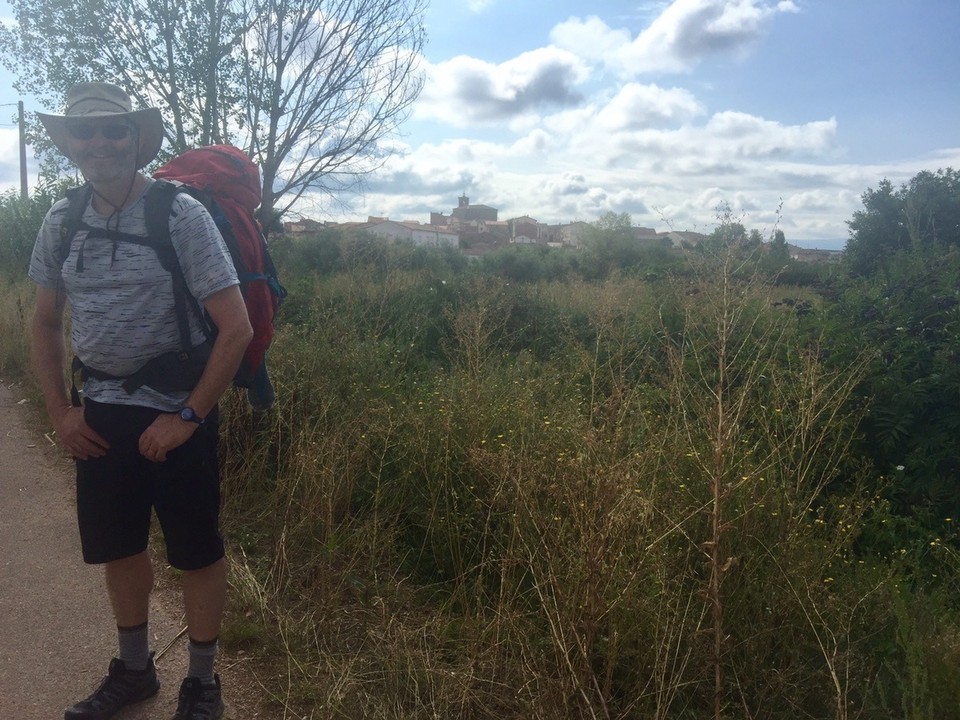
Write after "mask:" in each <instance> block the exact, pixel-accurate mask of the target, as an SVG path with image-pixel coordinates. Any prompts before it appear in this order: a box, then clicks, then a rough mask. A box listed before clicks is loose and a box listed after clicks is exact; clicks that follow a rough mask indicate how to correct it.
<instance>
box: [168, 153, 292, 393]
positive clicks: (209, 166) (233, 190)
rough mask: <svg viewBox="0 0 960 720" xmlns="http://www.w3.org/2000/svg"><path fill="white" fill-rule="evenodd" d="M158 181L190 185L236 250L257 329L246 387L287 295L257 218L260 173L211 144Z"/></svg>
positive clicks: (174, 163)
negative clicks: (282, 301)
mask: <svg viewBox="0 0 960 720" xmlns="http://www.w3.org/2000/svg"><path fill="white" fill-rule="evenodd" d="M154 177H155V178H158V179H163V180H173V181H176V182H178V183H182V184H184V185H186V186H187V190H188V191H189V192H190V193H191V194H192V195H194V197H197V198H198V199H199V200H200V201H201V202H203V203H204V205H206V206H207V209H208V210H209V211H210V214H211V215H212V216H213V218H214V220H215V221H216V222H217V226H218V227H219V228H220V232H221V234H222V235H223V236H224V240H225V241H226V243H227V247H228V248H229V249H230V254H231V255H232V256H233V261H234V265H235V266H236V269H237V274H238V276H239V278H240V289H241V291H242V293H243V298H244V301H245V302H246V306H247V314H248V315H249V317H250V324H251V325H252V326H253V340H251V341H250V345H248V346H247V351H246V354H245V355H244V362H243V365H242V366H241V373H238V384H243V383H242V382H240V381H239V379H240V377H241V376H248V377H250V378H251V379H252V378H253V377H254V376H255V375H256V374H257V371H258V370H259V369H260V366H261V365H262V363H263V360H264V356H265V355H266V352H267V348H268V347H269V346H270V341H271V340H272V339H273V319H274V316H275V315H276V312H277V310H278V308H279V306H280V301H281V299H282V298H283V295H284V294H286V293H285V291H284V290H283V288H282V287H280V284H279V282H278V281H277V277H276V270H275V269H274V267H273V262H272V260H271V259H270V255H269V253H268V252H267V244H266V239H265V238H264V235H263V230H262V228H261V226H260V223H259V221H258V220H257V218H256V216H255V215H254V211H255V210H256V209H257V207H258V206H259V205H260V197H261V186H260V169H259V168H258V167H257V165H256V164H255V163H254V162H253V161H252V160H251V159H250V158H248V157H247V155H246V154H245V153H244V152H243V151H242V150H240V149H239V148H236V147H233V146H232V145H210V146H207V147H201V148H196V149H194V150H188V151H187V152H185V153H183V154H182V155H179V156H177V157H175V158H173V159H172V160H170V161H169V162H167V163H166V164H165V165H163V166H162V167H160V168H159V169H157V170H156V172H154ZM218 215H219V217H218ZM224 221H225V222H224Z"/></svg>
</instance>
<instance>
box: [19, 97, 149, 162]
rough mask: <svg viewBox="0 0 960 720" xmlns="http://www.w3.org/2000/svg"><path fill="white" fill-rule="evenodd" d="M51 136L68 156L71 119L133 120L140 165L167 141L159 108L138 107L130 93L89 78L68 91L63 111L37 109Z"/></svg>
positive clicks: (54, 142) (58, 147) (60, 149)
mask: <svg viewBox="0 0 960 720" xmlns="http://www.w3.org/2000/svg"><path fill="white" fill-rule="evenodd" d="M37 117H39V118H40V122H42V123H43V126H44V128H46V130H47V134H48V135H49V136H50V140H51V141H52V142H53V144H54V145H56V146H57V149H58V150H59V151H60V152H62V153H63V154H64V155H65V156H66V157H67V158H69V159H71V160H72V159H73V158H71V157H70V151H69V147H70V146H69V139H70V135H69V133H68V132H67V123H68V122H70V121H75V120H79V119H93V118H113V119H118V120H120V119H122V120H126V121H128V122H130V123H132V124H133V125H134V126H135V127H136V128H137V134H138V135H139V148H138V151H137V169H138V170H139V169H140V168H142V167H144V166H146V165H148V164H149V163H150V162H151V161H152V160H153V159H154V158H155V157H156V156H157V153H159V152H160V146H161V145H163V117H162V116H161V115H160V111H159V110H157V109H156V108H146V109H144V110H134V109H133V105H132V103H131V102H130V96H129V95H127V93H125V92H124V91H123V90H122V89H121V88H119V87H117V86H116V85H111V84H110V83H101V82H86V83H79V84H77V85H74V86H73V87H72V88H70V90H69V91H68V92H67V107H66V111H65V112H64V114H63V115H51V114H49V113H41V112H38V113H37Z"/></svg>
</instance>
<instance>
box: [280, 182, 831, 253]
mask: <svg viewBox="0 0 960 720" xmlns="http://www.w3.org/2000/svg"><path fill="white" fill-rule="evenodd" d="M498 216H499V211H498V210H497V208H493V207H490V206H489V205H472V204H471V203H470V198H469V197H467V196H466V195H461V196H460V198H459V201H458V204H457V207H455V208H453V209H452V210H451V211H450V214H449V215H444V214H443V213H442V212H431V213H430V222H429V223H428V224H424V223H421V222H419V221H415V220H391V219H390V218H385V217H368V218H367V221H366V222H345V223H333V222H317V221H315V220H309V219H306V218H304V219H301V220H296V221H292V222H286V223H284V226H283V227H284V233H285V234H286V235H290V236H309V235H316V234H317V233H319V232H321V231H323V230H326V229H330V228H337V229H340V230H347V231H353V232H365V233H368V234H370V235H373V236H376V237H380V238H383V239H385V240H390V241H404V242H409V243H413V244H414V245H417V246H431V247H445V246H446V247H453V248H458V249H459V250H460V252H462V253H463V254H464V255H466V256H468V257H478V256H480V255H484V254H486V253H489V252H493V251H494V250H499V249H500V248H503V247H506V246H508V245H543V246H547V247H554V248H565V247H566V248H577V247H580V245H581V240H582V238H583V236H584V230H585V229H586V228H588V227H589V226H590V223H587V222H583V221H576V222H572V223H567V224H561V225H549V224H547V223H542V222H539V221H537V220H536V219H534V218H532V217H530V216H528V215H522V216H520V217H515V218H511V219H509V220H500V219H499V218H498ZM632 230H633V232H634V234H635V235H636V238H637V241H638V242H643V243H650V244H651V245H653V244H666V243H669V244H670V245H671V246H673V247H681V246H684V245H687V246H689V245H696V244H698V243H700V242H701V241H702V240H703V239H704V238H706V237H707V236H706V235H703V234H702V233H697V232H690V231H675V230H672V231H669V232H657V231H656V230H655V229H653V228H646V227H633V228H632ZM788 247H789V248H790V256H791V257H792V258H794V259H797V260H807V261H830V260H835V259H837V258H838V257H839V255H840V253H839V252H838V251H832V250H811V249H806V248H799V247H795V246H793V245H789V244H788Z"/></svg>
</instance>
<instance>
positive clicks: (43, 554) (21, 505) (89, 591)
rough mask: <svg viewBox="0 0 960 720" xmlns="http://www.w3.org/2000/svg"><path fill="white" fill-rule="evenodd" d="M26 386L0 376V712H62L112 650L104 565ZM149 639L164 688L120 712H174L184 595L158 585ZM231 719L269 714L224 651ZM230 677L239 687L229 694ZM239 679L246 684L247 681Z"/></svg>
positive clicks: (22, 718)
mask: <svg viewBox="0 0 960 720" xmlns="http://www.w3.org/2000/svg"><path fill="white" fill-rule="evenodd" d="M25 397H26V392H25V391H24V390H23V389H22V388H20V387H19V386H17V385H15V384H8V383H6V382H4V381H3V379H0V718H3V719H4V720H56V719H57V718H62V717H63V710H64V708H66V707H68V706H70V705H72V704H73V703H74V702H75V701H76V700H78V699H80V698H82V697H85V696H86V695H87V694H89V693H90V692H91V691H92V690H93V689H94V688H95V687H96V685H97V683H98V682H99V681H100V679H101V677H102V676H103V675H104V674H105V672H106V667H107V663H108V662H109V659H110V657H112V656H113V655H114V654H115V653H116V652H117V650H116V628H115V626H114V624H113V621H112V618H111V614H110V609H109V606H108V605H107V600H106V594H105V590H104V588H103V579H102V571H101V570H100V568H96V567H90V566H87V565H84V564H83V562H82V560H81V559H80V540H79V536H78V534H77V526H76V518H75V514H74V498H73V465H72V463H71V462H70V461H69V460H68V459H67V458H65V457H64V455H63V453H61V452H60V451H59V450H58V449H57V448H56V447H54V446H53V444H52V443H51V442H50V441H49V439H47V438H46V437H44V435H43V433H38V432H37V431H36V429H35V425H36V423H35V420H34V419H33V416H32V415H31V413H33V412H35V408H31V407H30V406H29V402H28V401H26V400H25ZM150 626H151V634H152V635H153V638H154V639H153V647H154V649H155V650H156V652H157V653H158V654H159V653H160V651H162V650H163V649H164V648H168V646H169V649H167V650H166V652H165V653H164V654H163V656H162V657H161V658H160V659H159V660H158V662H157V668H158V671H159V673H160V679H161V683H162V687H161V690H160V693H159V695H158V696H157V697H156V698H154V699H152V700H149V701H147V702H145V703H142V704H141V705H139V706H137V707H136V708H129V709H127V710H125V711H124V712H122V713H120V714H119V715H117V716H116V718H117V720H147V719H151V720H152V719H158V720H159V719H161V718H162V719H164V720H168V719H169V718H170V717H172V716H173V713H174V712H175V710H176V703H177V697H176V696H177V691H178V689H179V685H180V680H181V679H182V677H183V674H184V671H185V670H186V666H187V654H186V641H185V638H182V637H181V638H180V639H176V638H177V635H178V633H179V632H180V630H181V628H182V626H183V623H182V615H181V611H180V608H179V602H178V598H177V597H176V595H175V594H174V593H171V592H166V591H165V592H155V593H154V595H153V602H152V609H151V617H150ZM220 673H221V675H222V676H223V683H224V697H225V700H226V702H227V715H226V717H227V718H233V719H235V720H248V719H249V718H263V719H264V720H266V718H268V717H269V715H264V714H261V712H262V711H260V710H259V709H253V708H252V706H251V704H250V703H249V701H247V702H245V701H244V700H243V698H242V697H237V696H238V695H241V694H246V695H247V696H248V697H249V696H250V695H251V692H250V690H251V684H250V682H249V678H243V677H242V676H241V674H238V671H237V668H236V663H235V662H231V659H230V658H228V657H222V658H221V662H220ZM231 684H233V687H235V688H237V689H238V691H237V692H233V693H231V690H230V688H231ZM241 688H242V689H241Z"/></svg>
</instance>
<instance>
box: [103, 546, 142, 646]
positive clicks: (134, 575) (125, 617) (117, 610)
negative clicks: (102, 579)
mask: <svg viewBox="0 0 960 720" xmlns="http://www.w3.org/2000/svg"><path fill="white" fill-rule="evenodd" d="M105 576H106V581H107V593H108V594H109V596H110V605H111V606H112V607H113V615H114V617H115V618H116V620H117V626H118V627H136V626H138V625H142V624H143V623H145V622H147V619H148V617H149V613H150V593H151V592H152V591H153V563H151V562H150V555H149V554H148V553H147V552H146V551H144V552H141V553H137V554H136V555H131V556H130V557H125V558H121V559H120V560H112V561H111V562H108V563H107V564H106V571H105Z"/></svg>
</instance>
